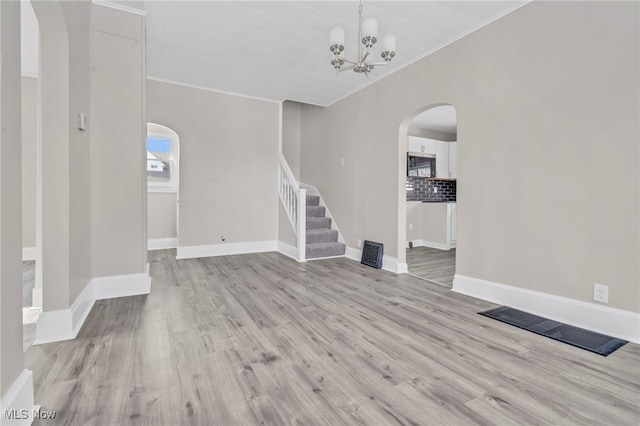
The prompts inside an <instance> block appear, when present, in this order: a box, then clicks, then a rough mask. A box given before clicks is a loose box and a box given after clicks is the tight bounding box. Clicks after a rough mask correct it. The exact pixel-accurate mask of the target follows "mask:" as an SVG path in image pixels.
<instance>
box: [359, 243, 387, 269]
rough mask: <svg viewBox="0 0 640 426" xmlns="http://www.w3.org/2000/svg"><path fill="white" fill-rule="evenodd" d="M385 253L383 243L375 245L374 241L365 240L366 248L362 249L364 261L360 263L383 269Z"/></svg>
mask: <svg viewBox="0 0 640 426" xmlns="http://www.w3.org/2000/svg"><path fill="white" fill-rule="evenodd" d="M383 251H384V245H383V244H382V243H374V242H373V241H367V240H365V242H364V247H363V249H362V260H361V261H360V263H362V264H363V265H367V266H371V267H373V268H376V269H380V268H382V252H383Z"/></svg>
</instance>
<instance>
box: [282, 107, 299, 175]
mask: <svg viewBox="0 0 640 426" xmlns="http://www.w3.org/2000/svg"><path fill="white" fill-rule="evenodd" d="M301 116H302V104H300V103H298V102H292V101H285V102H283V103H282V155H284V158H286V160H287V164H289V168H290V169H291V171H292V172H293V176H295V178H296V179H298V180H300V136H301V134H300V130H301V129H300V124H301V122H300V119H301Z"/></svg>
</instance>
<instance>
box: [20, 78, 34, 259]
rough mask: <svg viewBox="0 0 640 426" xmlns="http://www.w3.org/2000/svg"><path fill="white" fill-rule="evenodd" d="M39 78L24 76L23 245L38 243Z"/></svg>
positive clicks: (31, 245) (30, 245)
mask: <svg viewBox="0 0 640 426" xmlns="http://www.w3.org/2000/svg"><path fill="white" fill-rule="evenodd" d="M37 120H38V80H37V79H35V78H31V77H22V247H35V245H36V142H37V138H38V122H37Z"/></svg>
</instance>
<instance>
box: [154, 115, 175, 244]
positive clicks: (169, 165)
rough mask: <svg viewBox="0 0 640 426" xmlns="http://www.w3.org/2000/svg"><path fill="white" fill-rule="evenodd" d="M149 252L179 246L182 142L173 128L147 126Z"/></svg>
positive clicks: (158, 125)
mask: <svg viewBox="0 0 640 426" xmlns="http://www.w3.org/2000/svg"><path fill="white" fill-rule="evenodd" d="M146 149H147V165H146V171H147V235H148V239H149V240H148V249H149V250H159V249H171V248H176V247H177V246H178V218H179V205H180V203H179V200H180V198H179V188H180V185H179V181H180V138H179V136H178V134H177V133H176V132H175V131H174V130H173V129H171V128H169V127H167V126H163V125H161V124H157V123H147V142H146Z"/></svg>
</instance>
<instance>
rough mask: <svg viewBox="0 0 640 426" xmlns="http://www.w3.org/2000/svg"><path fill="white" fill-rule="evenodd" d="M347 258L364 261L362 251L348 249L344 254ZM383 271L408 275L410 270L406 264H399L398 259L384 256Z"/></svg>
mask: <svg viewBox="0 0 640 426" xmlns="http://www.w3.org/2000/svg"><path fill="white" fill-rule="evenodd" d="M344 255H345V256H346V257H347V258H349V259H351V260H355V261H358V262H360V261H361V260H362V249H355V248H352V247H347V250H346V251H345V254H344ZM382 269H384V270H385V271H389V272H393V273H396V274H406V273H408V272H409V268H408V266H407V263H406V262H398V259H397V258H396V257H391V256H387V255H384V254H383V255H382Z"/></svg>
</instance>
